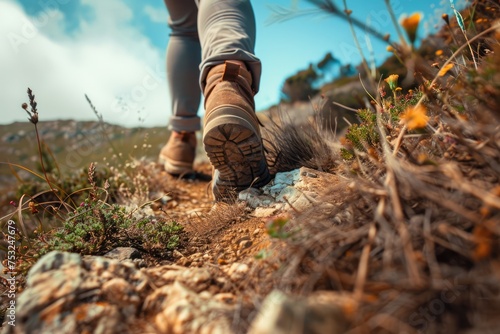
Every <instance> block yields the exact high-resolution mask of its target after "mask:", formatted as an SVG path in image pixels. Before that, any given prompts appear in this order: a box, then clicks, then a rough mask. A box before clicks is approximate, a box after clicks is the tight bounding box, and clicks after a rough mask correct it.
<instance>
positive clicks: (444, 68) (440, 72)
mask: <svg viewBox="0 0 500 334" xmlns="http://www.w3.org/2000/svg"><path fill="white" fill-rule="evenodd" d="M452 68H453V64H448V65H446V66H443V68H442V69H440V70H439V73H438V75H439V76H440V77H442V76H444V75H445V74H446V73H448V71H449V70H451V69H452Z"/></svg>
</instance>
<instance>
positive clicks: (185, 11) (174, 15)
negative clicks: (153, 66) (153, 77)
mask: <svg viewBox="0 0 500 334" xmlns="http://www.w3.org/2000/svg"><path fill="white" fill-rule="evenodd" d="M165 5H166V6H167V9H168V13H169V19H168V25H169V26H170V28H171V29H172V32H171V34H170V41H169V43H168V46H167V83H168V87H169V92H170V97H171V99H172V105H171V110H172V117H171V119H170V124H169V125H170V128H171V129H172V130H174V131H178V132H180V131H188V132H192V131H196V130H199V129H200V118H199V117H198V116H197V112H198V108H199V106H200V100H201V92H200V86H199V83H198V80H199V76H200V71H199V65H200V62H201V46H200V41H199V38H198V29H197V16H198V7H197V5H196V3H195V1H194V0H165Z"/></svg>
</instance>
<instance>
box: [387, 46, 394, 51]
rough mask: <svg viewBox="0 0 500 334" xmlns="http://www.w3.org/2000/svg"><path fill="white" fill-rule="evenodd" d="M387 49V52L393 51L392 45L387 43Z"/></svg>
mask: <svg viewBox="0 0 500 334" xmlns="http://www.w3.org/2000/svg"><path fill="white" fill-rule="evenodd" d="M386 50H387V51H389V52H394V48H393V47H392V45H389V46H388V47H387V48H386Z"/></svg>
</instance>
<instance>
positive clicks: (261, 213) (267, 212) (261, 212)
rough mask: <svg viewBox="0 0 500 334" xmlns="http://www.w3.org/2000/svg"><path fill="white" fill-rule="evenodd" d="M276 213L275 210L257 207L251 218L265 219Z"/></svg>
mask: <svg viewBox="0 0 500 334" xmlns="http://www.w3.org/2000/svg"><path fill="white" fill-rule="evenodd" d="M275 213H276V208H265V207H261V206H259V207H258V208H256V209H255V211H254V212H253V214H252V216H254V217H258V218H265V217H270V216H272V215H274V214H275Z"/></svg>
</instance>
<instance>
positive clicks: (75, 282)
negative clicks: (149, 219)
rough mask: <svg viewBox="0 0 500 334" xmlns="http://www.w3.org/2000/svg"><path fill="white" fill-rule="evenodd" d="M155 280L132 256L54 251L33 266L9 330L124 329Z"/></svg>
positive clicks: (62, 331)
mask: <svg viewBox="0 0 500 334" xmlns="http://www.w3.org/2000/svg"><path fill="white" fill-rule="evenodd" d="M149 286H150V283H149V280H148V278H147V276H145V275H144V273H142V272H141V271H140V270H139V269H137V268H136V267H135V266H134V264H133V263H131V262H119V261H118V260H115V259H109V258H104V257H98V256H87V257H84V258H82V257H81V256H80V255H78V254H73V253H66V252H59V251H53V252H50V253H48V254H46V255H45V256H43V257H42V258H41V259H40V260H39V261H38V262H37V263H36V264H35V265H34V266H33V267H32V268H31V270H30V271H29V273H28V277H27V279H26V288H25V290H24V291H23V292H22V293H20V295H19V296H18V299H17V305H16V313H17V317H16V326H15V327H13V326H8V329H6V333H84V332H87V333H124V332H129V331H130V330H129V325H130V324H131V322H133V321H134V319H135V318H136V316H137V314H138V308H139V306H140V304H141V301H142V300H143V299H144V298H145V295H146V293H147V289H148V287H149Z"/></svg>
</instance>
